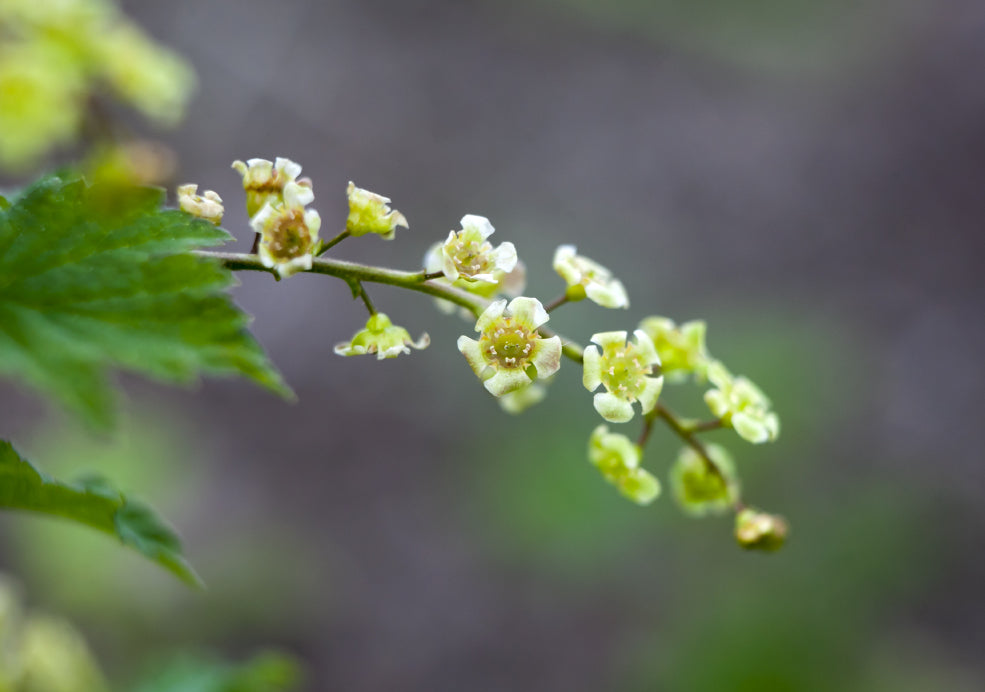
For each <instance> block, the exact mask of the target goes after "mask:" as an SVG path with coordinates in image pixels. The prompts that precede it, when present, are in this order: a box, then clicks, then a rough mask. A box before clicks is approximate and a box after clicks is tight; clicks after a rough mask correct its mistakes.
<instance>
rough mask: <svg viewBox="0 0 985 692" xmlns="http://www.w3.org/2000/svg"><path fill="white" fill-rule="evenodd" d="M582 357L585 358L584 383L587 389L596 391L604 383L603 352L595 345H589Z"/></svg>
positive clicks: (582, 377) (582, 378)
mask: <svg viewBox="0 0 985 692" xmlns="http://www.w3.org/2000/svg"><path fill="white" fill-rule="evenodd" d="M582 358H583V359H584V371H583V373H582V376H581V381H582V384H584V385H585V389H587V390H588V391H590V392H594V391H595V390H596V389H598V388H599V385H600V384H602V354H601V353H599V350H598V349H597V348H596V347H595V346H589V347H587V348H586V349H585V352H584V354H583V356H582Z"/></svg>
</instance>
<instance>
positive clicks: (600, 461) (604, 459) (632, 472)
mask: <svg viewBox="0 0 985 692" xmlns="http://www.w3.org/2000/svg"><path fill="white" fill-rule="evenodd" d="M642 456H643V452H642V451H641V450H640V448H639V447H637V446H636V445H635V444H633V442H632V441H631V440H630V439H629V438H628V437H626V436H625V435H620V434H619V433H610V432H609V428H608V427H607V426H605V425H600V426H598V427H597V428H595V430H594V431H593V432H592V436H591V437H590V438H589V440H588V459H589V460H590V461H591V462H592V463H593V464H595V467H596V468H597V469H598V470H599V471H600V472H601V474H602V476H603V477H604V478H605V479H606V480H607V481H609V482H610V483H612V484H613V485H614V486H616V487H617V488H619V492H620V493H622V494H623V495H625V496H626V497H628V498H629V499H630V500H632V501H633V502H635V503H636V504H639V505H647V504H650V503H651V502H653V501H654V500H655V499H656V498H657V496H658V495H659V494H660V481H658V480H657V479H656V478H655V477H654V476H653V475H652V474H650V473H649V472H647V471H646V470H645V469H642V468H640V458H641V457H642Z"/></svg>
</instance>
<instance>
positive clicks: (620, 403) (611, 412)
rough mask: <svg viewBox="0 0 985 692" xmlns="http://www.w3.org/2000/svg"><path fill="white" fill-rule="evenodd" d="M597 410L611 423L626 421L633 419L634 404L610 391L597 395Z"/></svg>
mask: <svg viewBox="0 0 985 692" xmlns="http://www.w3.org/2000/svg"><path fill="white" fill-rule="evenodd" d="M595 410H596V411H598V412H599V415H601V416H602V417H603V418H605V419H606V420H607V421H609V422H610V423H626V422H628V421H630V420H632V419H633V406H632V404H630V403H629V402H628V401H626V400H625V399H620V398H619V397H617V396H616V395H615V394H610V393H609V392H599V393H598V394H596V395H595Z"/></svg>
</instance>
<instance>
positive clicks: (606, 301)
mask: <svg viewBox="0 0 985 692" xmlns="http://www.w3.org/2000/svg"><path fill="white" fill-rule="evenodd" d="M554 271H556V272H557V273H558V274H560V275H561V278H563V279H564V280H565V282H566V283H567V284H568V291H567V295H568V299H569V300H581V299H583V298H585V297H586V296H587V297H588V299H589V300H591V301H592V302H593V303H598V304H599V305H601V306H602V307H605V308H628V307H629V296H628V295H626V289H625V288H623V285H622V283H621V282H620V281H619V279H616V278H614V277H613V276H612V272H610V271H609V270H608V269H606V268H605V267H603V266H602V265H601V264H599V263H598V262H595V261H594V260H590V259H588V258H587V257H582V256H581V255H579V254H577V250H576V248H575V246H574V245H561V246H560V247H559V248H558V249H557V250H556V251H555V252H554Z"/></svg>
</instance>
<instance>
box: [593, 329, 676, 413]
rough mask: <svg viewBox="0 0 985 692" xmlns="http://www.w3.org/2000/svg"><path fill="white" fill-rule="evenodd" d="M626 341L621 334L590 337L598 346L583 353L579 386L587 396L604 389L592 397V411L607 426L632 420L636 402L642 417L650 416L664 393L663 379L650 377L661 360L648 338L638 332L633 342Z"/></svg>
mask: <svg viewBox="0 0 985 692" xmlns="http://www.w3.org/2000/svg"><path fill="white" fill-rule="evenodd" d="M626 337H627V334H626V332H624V331H620V332H600V333H598V334H593V335H592V341H593V342H594V343H596V344H598V346H597V347H596V346H591V345H590V346H588V347H587V348H586V349H585V355H584V359H585V369H584V373H583V376H582V382H583V384H584V385H585V389H587V390H588V391H590V392H594V391H595V390H596V389H598V387H599V385H603V386H604V387H605V391H604V392H599V393H598V394H596V395H595V410H596V411H598V412H599V414H601V416H602V417H603V418H605V419H606V420H607V421H609V422H610V423H625V422H626V421H628V420H630V419H632V417H633V402H636V401H638V402H640V406H641V408H642V412H643V413H649V412H650V411H652V410H653V407H654V406H656V405H657V398H658V397H659V396H660V391H661V389H663V383H664V379H663V377H662V376H658V377H653V376H652V375H653V368H654V366H659V365H660V356H658V355H657V351H656V349H654V348H653V342H652V341H650V337H648V336H647V335H646V333H645V332H643V331H641V330H639V329H637V330H636V331H635V332H633V337H634V341H633V342H627V341H626Z"/></svg>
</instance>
